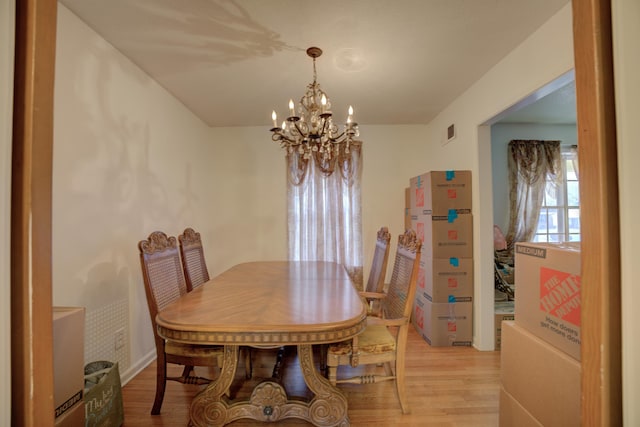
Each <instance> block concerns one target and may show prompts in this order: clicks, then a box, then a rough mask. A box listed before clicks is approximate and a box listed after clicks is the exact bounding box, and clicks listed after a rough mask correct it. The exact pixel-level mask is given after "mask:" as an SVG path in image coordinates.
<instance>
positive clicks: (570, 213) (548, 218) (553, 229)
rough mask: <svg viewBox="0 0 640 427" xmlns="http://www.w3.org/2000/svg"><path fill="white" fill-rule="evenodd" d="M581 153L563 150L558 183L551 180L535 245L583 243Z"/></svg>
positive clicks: (547, 187)
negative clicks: (579, 163) (579, 173)
mask: <svg viewBox="0 0 640 427" xmlns="http://www.w3.org/2000/svg"><path fill="white" fill-rule="evenodd" d="M577 159H578V157H577V150H576V149H575V147H571V148H570V149H563V150H562V170H561V173H560V176H559V177H558V180H557V181H556V182H554V181H547V183H546V187H545V192H544V198H543V201H542V207H541V208H540V216H539V217H538V226H537V229H536V233H535V235H534V237H533V241H534V242H567V241H572V242H574V241H580V193H579V180H578V162H577Z"/></svg>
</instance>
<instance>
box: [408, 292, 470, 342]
mask: <svg viewBox="0 0 640 427" xmlns="http://www.w3.org/2000/svg"><path fill="white" fill-rule="evenodd" d="M454 306H455V307H454V313H453V314H454V316H453V317H455V321H453V318H452V316H451V314H450V311H449V309H450V306H449V304H448V303H432V302H430V301H428V300H426V299H425V298H424V297H423V296H421V295H418V296H416V299H415V302H414V304H413V315H412V317H411V321H412V323H413V326H414V327H415V328H416V330H417V331H418V333H419V334H420V335H421V336H422V338H424V340H425V341H426V342H427V343H429V345H431V346H433V347H448V346H470V345H471V344H472V340H473V316H472V311H473V303H471V302H456V303H454Z"/></svg>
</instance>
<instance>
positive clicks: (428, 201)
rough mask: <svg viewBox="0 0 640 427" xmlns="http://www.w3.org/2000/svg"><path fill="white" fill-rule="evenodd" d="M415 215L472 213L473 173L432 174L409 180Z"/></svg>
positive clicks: (439, 172)
mask: <svg viewBox="0 0 640 427" xmlns="http://www.w3.org/2000/svg"><path fill="white" fill-rule="evenodd" d="M409 188H410V189H411V192H410V197H411V214H412V215H447V214H448V212H449V210H451V209H453V210H455V211H457V212H458V213H460V214H462V213H465V214H470V213H471V171H454V170H448V171H430V172H427V173H425V174H422V175H419V176H416V177H413V178H411V179H410V180H409Z"/></svg>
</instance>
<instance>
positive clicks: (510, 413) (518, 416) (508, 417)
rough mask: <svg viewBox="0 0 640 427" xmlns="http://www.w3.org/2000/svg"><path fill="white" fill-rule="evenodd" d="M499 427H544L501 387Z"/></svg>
mask: <svg viewBox="0 0 640 427" xmlns="http://www.w3.org/2000/svg"><path fill="white" fill-rule="evenodd" d="M498 426H499V427H542V424H540V421H538V420H536V419H535V418H534V417H533V415H531V413H530V412H529V411H527V410H526V409H525V408H524V407H523V406H522V405H521V404H520V402H518V401H517V400H516V399H514V397H513V396H512V395H511V394H510V393H509V392H508V391H506V390H505V389H504V387H500V418H499V419H498Z"/></svg>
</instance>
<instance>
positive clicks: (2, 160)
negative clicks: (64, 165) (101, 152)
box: [0, 0, 15, 426]
mask: <svg viewBox="0 0 640 427" xmlns="http://www.w3.org/2000/svg"><path fill="white" fill-rule="evenodd" d="M0 29H1V30H0V94H2V96H0V236H2V238H1V239H0V348H2V349H3V350H2V352H0V378H4V379H5V380H4V381H2V382H1V384H0V396H1V398H0V425H3V426H8V425H10V424H11V381H10V378H11V329H10V326H11V321H10V320H11V306H10V304H11V286H10V278H11V275H10V273H11V272H10V265H11V264H10V261H11V257H10V253H11V242H10V241H9V235H10V229H11V215H10V214H11V130H12V120H13V51H14V30H15V1H14V0H0Z"/></svg>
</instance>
